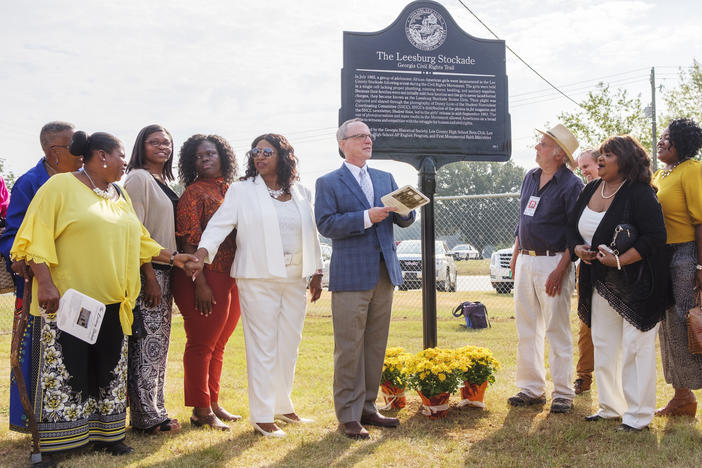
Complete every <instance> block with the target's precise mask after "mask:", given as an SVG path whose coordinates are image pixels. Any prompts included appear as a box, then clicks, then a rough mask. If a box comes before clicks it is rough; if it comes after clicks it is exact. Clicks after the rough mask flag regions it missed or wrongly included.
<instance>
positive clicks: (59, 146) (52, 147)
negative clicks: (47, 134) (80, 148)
mask: <svg viewBox="0 0 702 468" xmlns="http://www.w3.org/2000/svg"><path fill="white" fill-rule="evenodd" d="M70 147H71V145H51V146H49V149H54V148H66V149H68V148H70Z"/></svg>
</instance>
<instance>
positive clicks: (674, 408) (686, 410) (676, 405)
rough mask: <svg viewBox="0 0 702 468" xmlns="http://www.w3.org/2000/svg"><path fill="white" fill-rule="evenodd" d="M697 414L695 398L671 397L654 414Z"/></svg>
mask: <svg viewBox="0 0 702 468" xmlns="http://www.w3.org/2000/svg"><path fill="white" fill-rule="evenodd" d="M696 414H697V401H696V400H676V399H675V398H673V399H672V400H670V401H669V402H668V404H667V405H665V407H663V408H658V409H657V410H656V416H692V417H693V418H694V417H695V415H696Z"/></svg>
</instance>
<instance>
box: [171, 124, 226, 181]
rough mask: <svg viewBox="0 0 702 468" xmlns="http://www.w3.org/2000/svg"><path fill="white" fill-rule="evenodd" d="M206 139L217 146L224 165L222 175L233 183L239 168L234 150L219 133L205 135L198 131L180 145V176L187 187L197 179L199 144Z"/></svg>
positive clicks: (220, 160) (220, 161)
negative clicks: (196, 157) (196, 161)
mask: <svg viewBox="0 0 702 468" xmlns="http://www.w3.org/2000/svg"><path fill="white" fill-rule="evenodd" d="M204 141H209V142H210V143H212V144H213V145H215V146H216V147H217V153H218V154H219V163H220V165H221V167H222V177H223V178H224V180H225V181H226V182H227V183H229V184H230V183H231V182H232V181H233V180H234V178H235V177H236V173H237V170H238V169H239V168H238V166H237V164H236V156H235V155H234V150H233V149H232V147H231V146H229V143H227V140H225V139H224V138H222V137H221V136H219V135H203V134H201V133H198V134H197V135H193V136H191V137H190V138H188V139H187V140H185V143H183V146H181V147H180V153H179V155H178V178H179V179H180V182H181V183H182V184H183V185H185V186H186V187H187V186H188V185H190V184H192V183H193V182H195V181H196V180H197V176H198V175H197V170H196V169H195V153H196V152H197V148H198V146H200V144H201V143H202V142H204Z"/></svg>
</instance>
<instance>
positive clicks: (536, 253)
mask: <svg viewBox="0 0 702 468" xmlns="http://www.w3.org/2000/svg"><path fill="white" fill-rule="evenodd" d="M519 253H521V254H524V255H529V256H530V257H555V256H556V255H557V254H559V253H562V251H561V252H556V251H555V250H527V249H519Z"/></svg>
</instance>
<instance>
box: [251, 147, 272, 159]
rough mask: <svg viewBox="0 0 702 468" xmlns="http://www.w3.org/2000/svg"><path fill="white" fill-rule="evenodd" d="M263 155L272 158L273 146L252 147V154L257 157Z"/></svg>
mask: <svg viewBox="0 0 702 468" xmlns="http://www.w3.org/2000/svg"><path fill="white" fill-rule="evenodd" d="M259 154H260V155H262V156H263V157H264V158H270V157H271V156H273V150H272V149H271V148H252V149H251V155H252V156H254V157H256V156H258V155H259Z"/></svg>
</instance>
